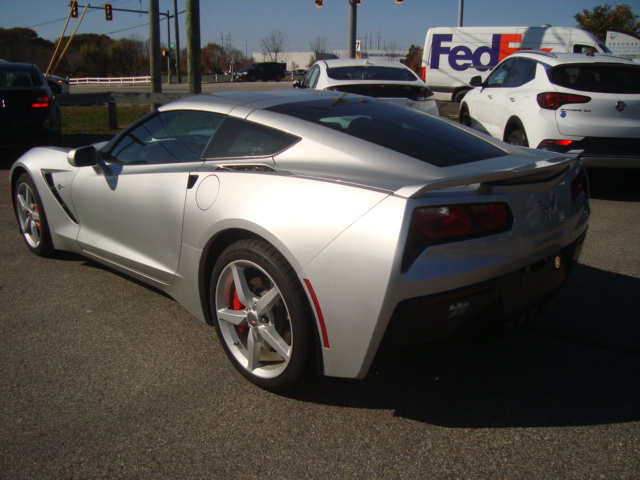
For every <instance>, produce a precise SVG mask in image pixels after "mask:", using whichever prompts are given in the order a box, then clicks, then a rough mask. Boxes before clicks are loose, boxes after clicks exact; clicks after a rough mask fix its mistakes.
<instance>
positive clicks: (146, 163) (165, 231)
mask: <svg viewBox="0 0 640 480" xmlns="http://www.w3.org/2000/svg"><path fill="white" fill-rule="evenodd" d="M221 118H222V116H221V115H217V114H213V113H208V112H196V111H169V112H164V113H159V114H157V115H154V116H151V117H148V119H146V120H145V121H143V122H142V123H140V124H138V125H135V126H134V127H133V128H131V129H130V130H128V131H126V132H124V133H123V134H122V135H121V136H120V137H119V138H118V139H117V140H116V141H115V143H114V144H113V145H109V146H108V147H107V148H108V152H105V154H106V158H105V163H106V171H104V169H98V168H96V167H85V168H80V169H79V171H78V174H77V175H76V176H75V178H74V181H73V183H72V185H71V190H72V197H73V202H74V205H75V207H76V211H77V214H78V220H79V224H80V229H79V233H78V243H79V245H80V247H81V248H82V249H83V250H84V251H85V252H86V253H88V254H91V255H94V256H97V257H99V258H102V259H104V260H107V261H109V262H112V263H114V264H116V265H119V266H121V267H125V268H127V269H129V270H132V271H134V272H137V273H139V274H142V275H144V276H147V277H150V278H152V279H155V280H156V281H159V282H161V283H165V284H170V283H172V281H173V277H174V275H175V272H176V271H177V268H178V262H179V260H180V248H181V245H182V224H183V216H184V204H185V196H186V192H187V189H188V188H190V172H192V171H193V170H196V169H197V168H199V167H200V166H201V165H202V163H203V161H202V152H203V151H204V149H205V147H206V146H207V144H208V142H209V140H210V138H211V136H212V134H213V132H214V131H215V129H216V128H217V126H218V125H219V124H220V122H221Z"/></svg>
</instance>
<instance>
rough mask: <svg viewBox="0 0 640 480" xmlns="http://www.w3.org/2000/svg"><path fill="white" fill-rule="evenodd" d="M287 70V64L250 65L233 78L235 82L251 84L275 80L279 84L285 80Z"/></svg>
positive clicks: (266, 63) (264, 63) (265, 63)
mask: <svg viewBox="0 0 640 480" xmlns="http://www.w3.org/2000/svg"><path fill="white" fill-rule="evenodd" d="M286 68H287V64H286V63H276V62H263V63H250V64H248V65H245V66H244V67H242V68H241V69H240V70H238V71H237V72H236V73H235V74H234V75H233V77H234V79H235V80H240V81H249V82H255V81H256V80H262V81H264V82H266V81H268V80H275V81H276V82H279V81H280V80H282V79H283V78H284V76H285V71H286Z"/></svg>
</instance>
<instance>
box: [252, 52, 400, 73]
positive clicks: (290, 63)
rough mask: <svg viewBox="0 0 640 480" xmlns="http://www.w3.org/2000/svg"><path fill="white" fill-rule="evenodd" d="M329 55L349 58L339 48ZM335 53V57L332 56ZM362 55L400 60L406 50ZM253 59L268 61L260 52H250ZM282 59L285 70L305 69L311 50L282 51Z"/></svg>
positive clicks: (307, 65) (347, 54) (308, 64)
mask: <svg viewBox="0 0 640 480" xmlns="http://www.w3.org/2000/svg"><path fill="white" fill-rule="evenodd" d="M329 55H332V57H331V58H349V52H348V51H347V50H339V51H336V52H331V53H330V54H329ZM333 55H335V57H333ZM361 55H362V57H363V58H364V57H365V56H367V57H368V58H380V59H383V60H395V61H400V60H404V59H405V58H406V56H407V52H388V51H382V50H372V51H369V52H362V53H361ZM252 56H253V60H254V61H256V62H265V61H268V59H266V58H265V57H266V55H265V54H263V53H262V52H254V53H253V54H252ZM278 56H279V57H281V58H282V59H283V60H282V62H283V63H284V62H287V71H293V70H300V69H302V70H307V69H308V68H309V67H310V66H311V65H310V62H311V58H312V57H313V52H283V53H281V54H279V55H278Z"/></svg>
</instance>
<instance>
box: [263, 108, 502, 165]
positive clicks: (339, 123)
mask: <svg viewBox="0 0 640 480" xmlns="http://www.w3.org/2000/svg"><path fill="white" fill-rule="evenodd" d="M267 110H271V111H274V112H278V113H282V114H285V115H290V116H293V117H296V118H299V119H302V120H306V121H309V122H313V123H316V124H318V125H323V126H326V127H328V128H332V129H335V130H338V131H340V132H343V133H345V134H347V135H351V136H353V137H357V138H360V139H362V140H366V141H368V142H371V143H374V144H376V145H380V146H382V147H385V148H388V149H390V150H393V151H396V152H399V153H402V154H404V155H408V156H410V157H413V158H416V159H418V160H421V161H423V162H426V163H430V164H431V165H435V166H437V167H449V166H453V165H460V164H464V163H470V162H475V161H478V160H485V159H487V158H493V157H501V156H504V155H506V152H505V151H504V150H501V149H499V148H497V147H495V146H494V145H492V144H490V143H488V142H486V141H484V140H482V139H480V138H478V137H476V136H475V135H472V134H470V133H467V132H465V131H463V130H461V129H459V128H457V127H456V126H454V125H451V124H449V123H447V122H444V121H442V120H439V119H437V118H435V117H432V116H430V115H426V114H422V113H420V112H417V111H415V110H411V109H408V108H403V107H400V106H397V105H393V104H391V103H386V102H381V101H377V100H367V99H360V98H355V97H354V98H349V97H346V98H344V97H338V98H323V99H319V100H312V101H308V102H297V103H287V104H282V105H277V106H275V107H271V108H268V109H267Z"/></svg>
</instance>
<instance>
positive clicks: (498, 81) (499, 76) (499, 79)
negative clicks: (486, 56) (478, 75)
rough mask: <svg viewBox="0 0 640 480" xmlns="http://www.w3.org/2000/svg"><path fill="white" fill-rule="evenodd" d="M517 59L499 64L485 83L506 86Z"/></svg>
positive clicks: (493, 85)
mask: <svg viewBox="0 0 640 480" xmlns="http://www.w3.org/2000/svg"><path fill="white" fill-rule="evenodd" d="M514 63H515V59H511V60H507V61H505V62H502V63H501V64H500V65H498V66H497V67H496V68H495V70H494V71H493V72H491V74H490V75H489V77H487V81H486V82H485V85H486V86H487V87H505V86H506V82H507V78H508V77H509V73H510V72H511V70H512V69H513V64H514Z"/></svg>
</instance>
